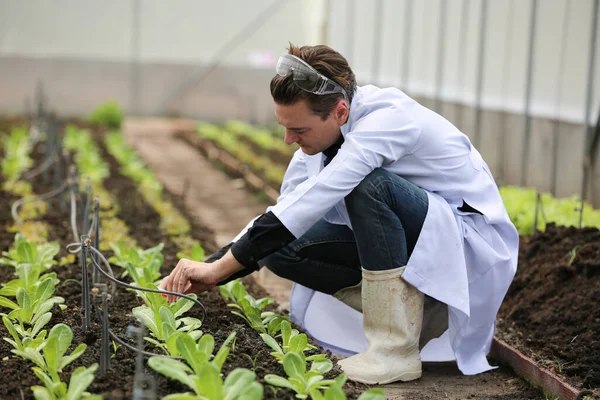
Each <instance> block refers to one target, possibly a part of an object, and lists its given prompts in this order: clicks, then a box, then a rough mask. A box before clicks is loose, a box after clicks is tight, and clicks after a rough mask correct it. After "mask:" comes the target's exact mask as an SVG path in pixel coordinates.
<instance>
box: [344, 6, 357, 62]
mask: <svg viewBox="0 0 600 400" xmlns="http://www.w3.org/2000/svg"><path fill="white" fill-rule="evenodd" d="M347 4H348V6H347V7H346V60H347V61H348V63H350V65H352V57H354V29H355V26H354V25H355V24H354V19H355V17H354V16H355V9H356V0H348V2H347Z"/></svg>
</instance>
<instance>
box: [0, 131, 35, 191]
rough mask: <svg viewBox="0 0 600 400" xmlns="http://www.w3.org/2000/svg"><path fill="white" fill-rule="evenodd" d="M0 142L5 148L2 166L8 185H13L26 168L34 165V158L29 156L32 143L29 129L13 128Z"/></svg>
mask: <svg viewBox="0 0 600 400" xmlns="http://www.w3.org/2000/svg"><path fill="white" fill-rule="evenodd" d="M0 142H1V143H2V147H3V148H4V157H3V158H2V162H1V163H0V168H1V171H2V175H3V176H4V178H5V179H6V181H7V182H6V183H7V184H8V185H7V187H11V186H12V185H11V184H12V183H14V182H16V181H17V180H18V179H19V177H20V176H21V174H22V173H23V172H24V171H25V170H27V169H29V168H31V167H32V166H33V160H32V159H31V158H30V157H29V153H30V152H31V143H30V141H29V133H28V130H27V128H26V127H24V126H23V127H16V128H13V129H12V130H11V132H10V135H6V136H1V137H0Z"/></svg>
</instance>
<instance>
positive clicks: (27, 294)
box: [0, 128, 100, 399]
mask: <svg viewBox="0 0 600 400" xmlns="http://www.w3.org/2000/svg"><path fill="white" fill-rule="evenodd" d="M13 132H15V131H14V130H13ZM16 132H17V137H18V138H19V139H20V140H19V143H20V144H19V146H17V147H12V146H11V145H8V146H4V150H5V156H6V157H5V160H10V162H12V163H14V162H15V161H14V160H15V154H17V155H18V157H24V156H25V155H26V154H25V153H24V151H23V149H28V150H31V149H32V148H33V146H34V145H35V143H34V140H31V138H30V137H29V135H28V134H27V130H26V129H20V128H17V130H16ZM11 136H12V135H11ZM25 142H27V143H28V144H25ZM6 143H16V142H11V141H10V140H9V141H8V142H6V141H5V144H6ZM55 145H56V146H57V148H58V147H59V146H58V144H57V143H55ZM48 147H49V146H47V148H48ZM50 149H51V151H52V152H54V150H52V147H50ZM27 154H28V152H27ZM51 160H52V162H46V161H45V162H43V163H42V164H41V165H42V166H44V165H46V167H43V168H38V169H37V171H36V170H33V171H30V174H29V175H30V177H33V176H34V175H36V174H37V173H39V172H43V171H44V169H45V168H48V166H50V165H54V166H55V170H54V173H55V174H54V180H55V185H54V186H55V189H54V190H52V192H51V193H49V194H46V195H42V196H35V197H32V194H31V185H30V184H29V182H26V181H19V178H21V177H22V174H18V175H17V174H14V175H12V176H11V179H8V180H7V183H10V184H11V185H12V187H19V186H20V187H29V190H28V191H25V192H19V194H21V195H25V196H26V197H24V198H23V199H21V200H20V201H18V202H16V203H15V207H13V217H15V219H16V220H17V221H20V222H21V224H20V227H21V228H22V227H23V223H22V219H21V217H19V215H18V213H17V208H18V207H17V206H19V205H22V204H26V203H30V202H29V200H47V199H51V198H52V197H54V196H56V195H59V194H61V193H62V192H63V191H65V188H67V187H68V188H69V189H70V192H71V201H72V202H74V201H75V196H74V193H73V190H74V186H75V185H74V184H73V178H74V176H73V175H71V176H70V178H69V179H65V180H64V182H62V183H61V182H60V171H59V170H58V169H57V168H58V167H59V164H60V163H59V162H57V161H60V160H59V159H58V158H55V157H52V158H51ZM32 164H33V163H32V162H30V163H23V164H22V165H23V166H25V167H26V168H29V167H31V166H32ZM3 167H4V166H3ZM9 169H10V168H9ZM3 170H4V168H3ZM22 172H23V171H21V173H22ZM4 176H5V177H6V175H4ZM77 192H78V191H77ZM13 193H14V192H13ZM30 204H31V203H30ZM42 204H44V205H45V203H42ZM75 207H76V206H75V204H72V207H71V211H72V212H75V210H76V208H75ZM24 208H25V207H24ZM25 209H26V208H25ZM75 220H76V216H72V218H71V221H75ZM72 229H73V231H75V230H76V228H75V227H72ZM59 249H60V247H59V245H58V243H56V242H50V243H47V242H45V240H44V237H40V236H38V237H35V238H34V240H31V241H29V240H27V239H25V238H24V237H23V235H22V234H21V233H17V234H16V237H15V243H14V245H13V247H12V248H11V249H9V250H8V251H5V252H3V253H2V258H1V259H0V264H2V265H9V266H12V267H13V268H14V275H15V276H16V279H13V280H11V281H9V282H7V283H5V284H3V285H2V288H1V289H0V305H1V306H2V307H4V308H6V309H8V310H10V312H8V313H2V321H3V324H4V326H5V327H6V329H7V331H8V333H9V335H10V337H9V338H4V339H5V340H6V341H7V342H8V343H9V344H11V345H12V346H13V349H12V350H11V352H12V353H14V354H16V355H18V356H20V357H21V358H22V359H24V360H29V361H30V362H32V363H33V364H34V365H35V367H33V371H34V373H35V375H36V376H37V377H38V378H39V379H40V381H41V383H43V385H44V386H33V387H32V390H33V393H34V396H35V398H36V399H38V398H39V399H63V398H65V399H79V398H83V397H85V398H100V396H91V395H89V393H87V392H86V389H87V387H88V386H89V385H90V384H91V383H92V381H93V379H94V372H95V371H96V369H97V368H98V365H97V364H93V365H91V366H90V367H79V368H77V369H75V370H74V371H73V373H72V374H71V377H70V381H69V382H68V383H67V382H63V381H62V380H61V378H60V376H59V373H60V372H62V370H63V369H64V368H65V367H66V366H67V365H69V364H71V363H72V362H73V361H75V360H76V359H77V358H79V357H80V356H81V355H82V354H83V353H84V352H85V350H86V348H87V345H86V344H85V343H81V344H79V345H78V346H77V347H76V348H75V349H74V350H73V351H72V352H71V353H70V354H67V350H68V348H69V346H70V345H71V342H72V338H73V332H72V330H71V328H70V327H69V326H67V325H65V324H56V325H54V326H53V327H52V328H51V329H50V332H49V333H48V331H47V329H45V328H46V326H47V325H48V323H49V322H50V320H51V319H52V312H51V310H52V308H53V307H54V306H55V305H59V306H60V308H61V309H65V308H66V306H65V305H64V304H63V303H64V298H62V297H60V296H55V295H54V294H55V290H56V286H57V285H58V283H59V280H58V278H57V274H56V273H55V272H49V270H50V268H52V267H53V266H54V265H55V264H56V261H55V260H54V258H55V257H56V255H57V254H58V252H59ZM13 299H14V301H13Z"/></svg>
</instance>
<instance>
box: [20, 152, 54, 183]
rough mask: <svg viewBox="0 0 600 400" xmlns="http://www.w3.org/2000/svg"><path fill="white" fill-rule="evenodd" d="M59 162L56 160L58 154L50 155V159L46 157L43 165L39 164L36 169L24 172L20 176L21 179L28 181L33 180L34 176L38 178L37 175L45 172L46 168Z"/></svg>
mask: <svg viewBox="0 0 600 400" xmlns="http://www.w3.org/2000/svg"><path fill="white" fill-rule="evenodd" d="M58 160H59V158H58V154H54V155H52V157H48V158H47V159H46V160H45V161H44V162H43V163H41V164H40V165H39V166H38V167H37V168H34V169H32V170H29V171H26V172H24V173H23V175H21V179H23V180H26V181H27V180H29V179H33V178H35V177H36V176H38V175H39V174H41V173H42V172H44V171H46V170H47V169H48V168H50V166H52V164H54V163H55V162H57V161H58Z"/></svg>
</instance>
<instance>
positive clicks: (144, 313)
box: [131, 306, 160, 337]
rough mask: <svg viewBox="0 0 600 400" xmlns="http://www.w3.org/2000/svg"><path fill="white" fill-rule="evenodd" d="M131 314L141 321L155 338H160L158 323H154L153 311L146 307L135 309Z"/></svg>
mask: <svg viewBox="0 0 600 400" xmlns="http://www.w3.org/2000/svg"><path fill="white" fill-rule="evenodd" d="M131 313H132V314H133V316H134V317H136V318H137V319H139V320H140V321H141V322H142V323H143V324H144V326H145V327H146V328H148V330H149V331H150V332H152V334H153V335H154V336H155V337H160V333H159V332H158V327H157V326H156V322H155V321H154V313H153V312H152V310H151V309H150V308H148V307H146V306H140V307H135V308H134V309H133V310H132V311H131Z"/></svg>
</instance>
